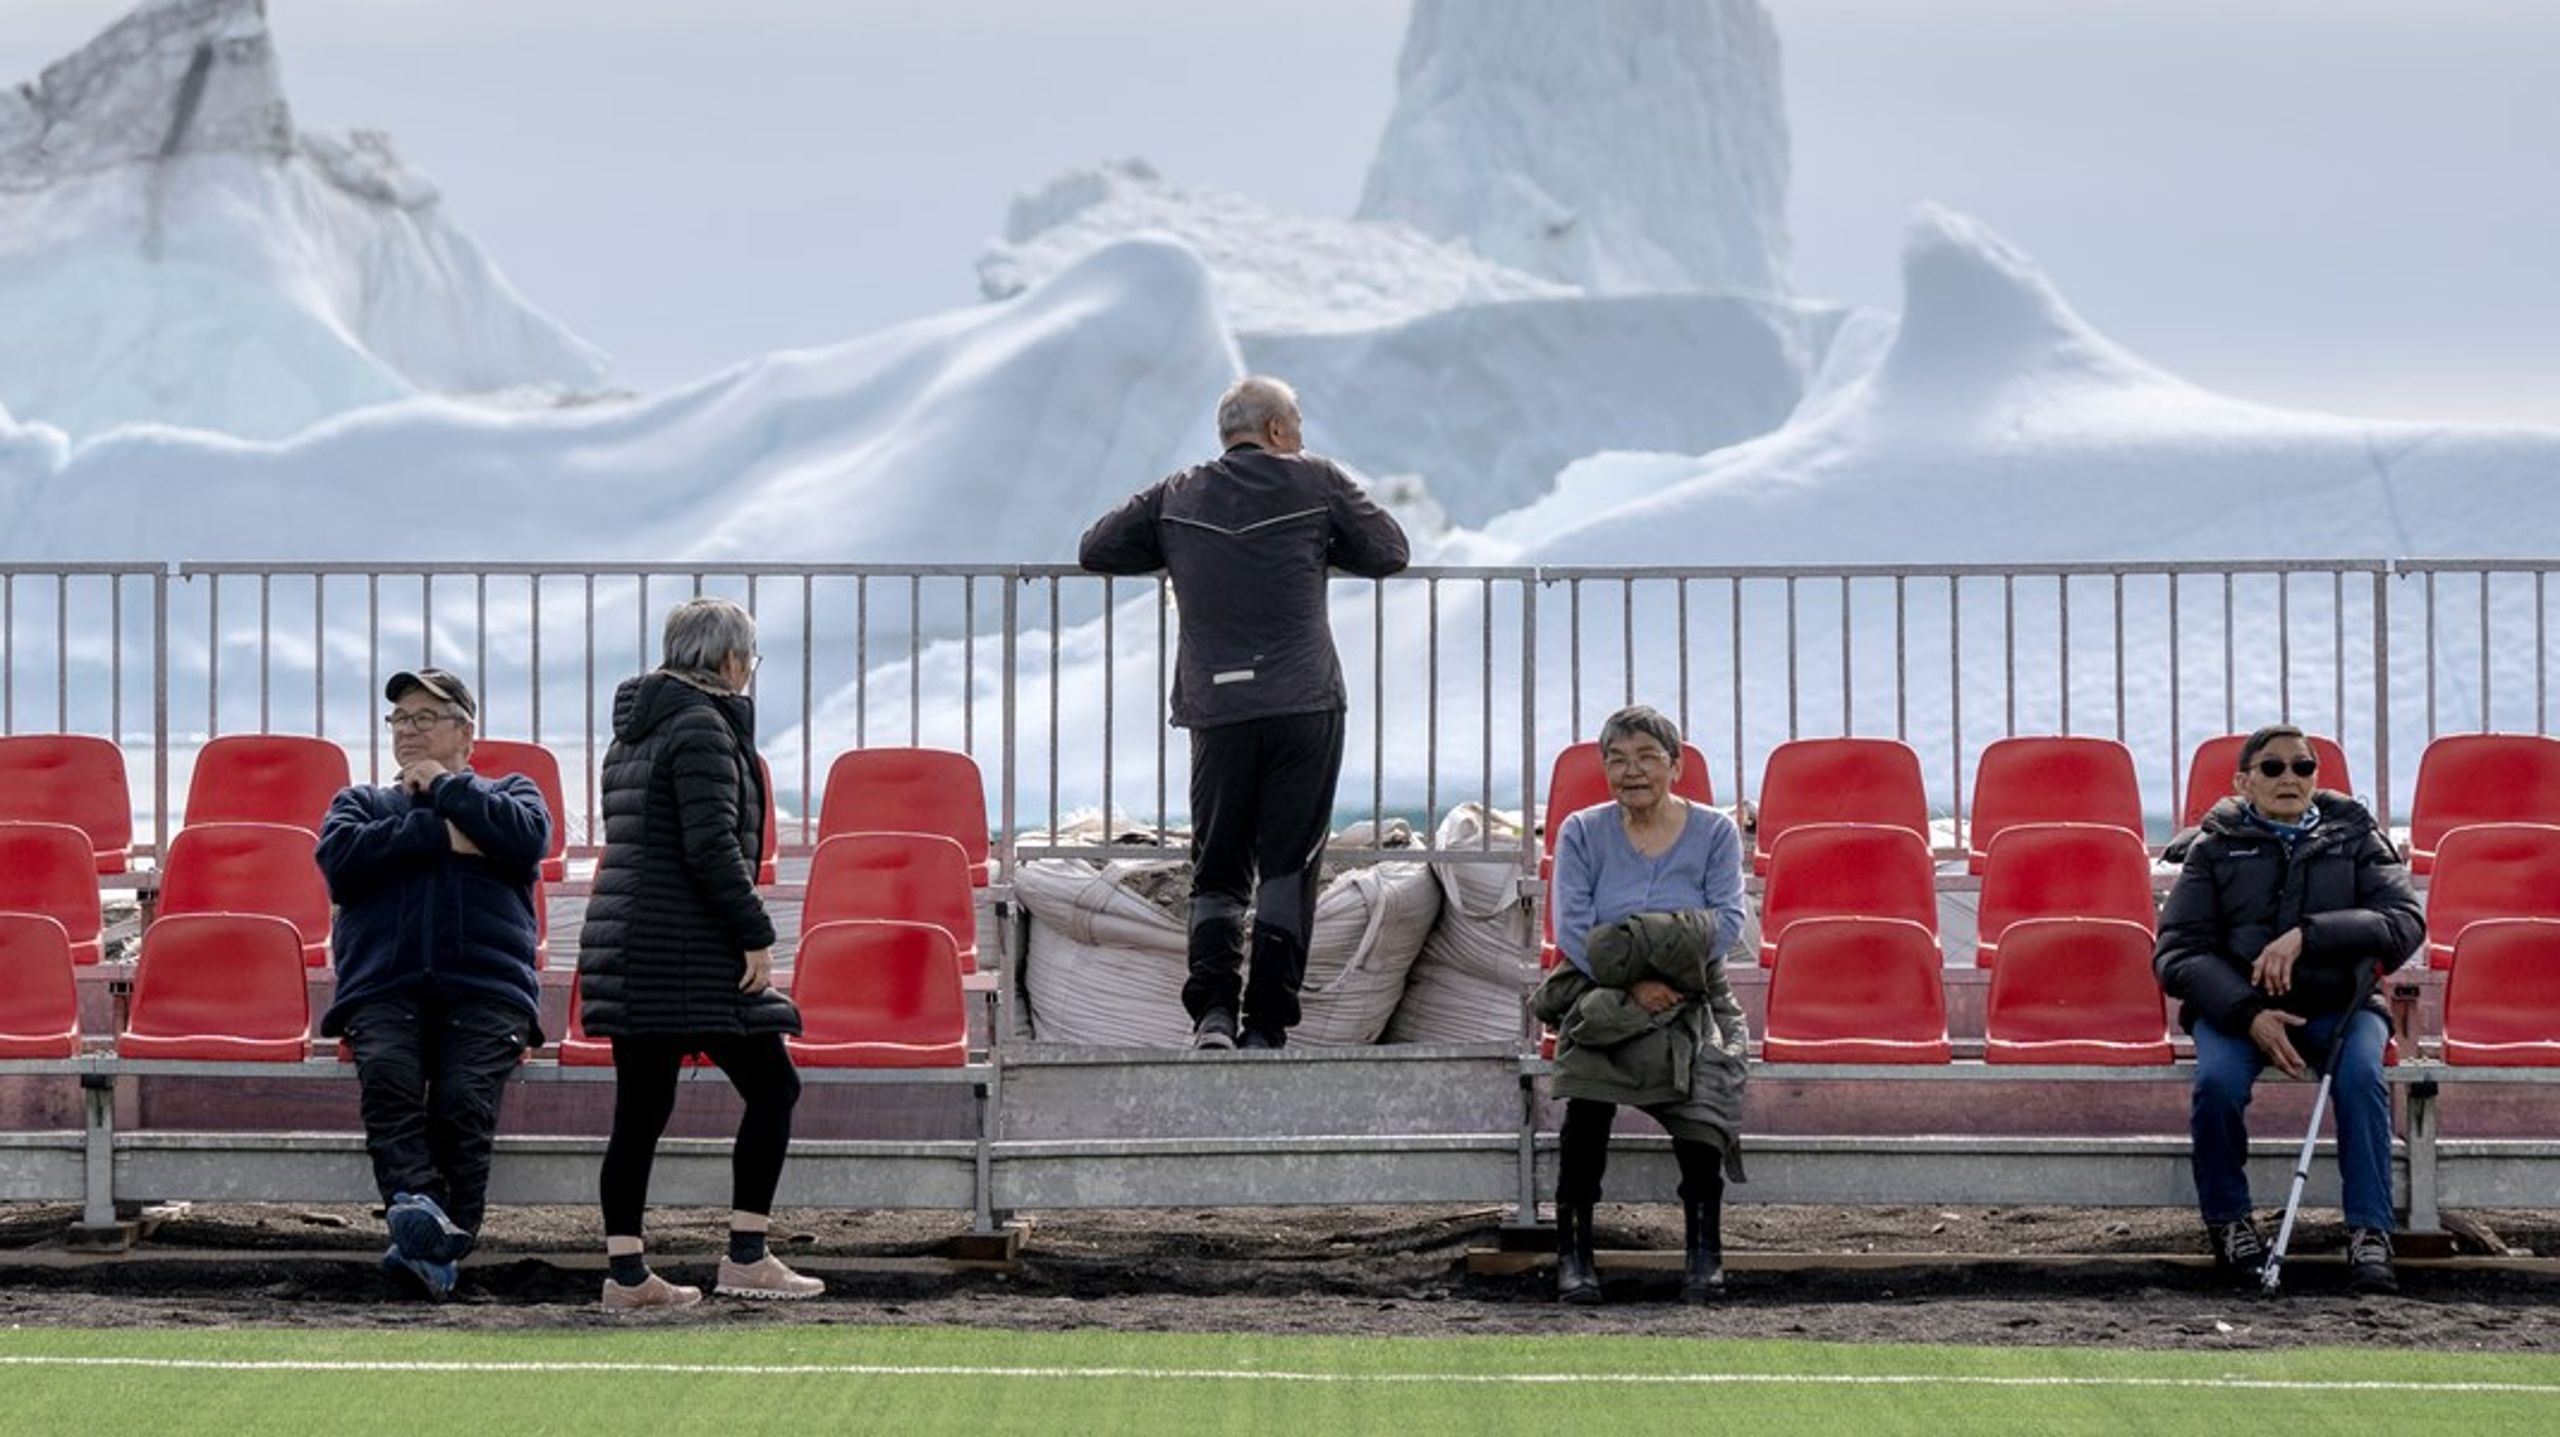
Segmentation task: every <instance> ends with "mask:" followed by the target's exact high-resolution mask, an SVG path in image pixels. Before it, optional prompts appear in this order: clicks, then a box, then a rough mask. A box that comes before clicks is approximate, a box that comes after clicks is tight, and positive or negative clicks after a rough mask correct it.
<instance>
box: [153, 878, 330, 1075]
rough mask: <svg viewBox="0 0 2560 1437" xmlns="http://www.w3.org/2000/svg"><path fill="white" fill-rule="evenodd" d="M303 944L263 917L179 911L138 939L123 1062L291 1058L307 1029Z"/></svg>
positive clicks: (301, 1047) (297, 1057)
mask: <svg viewBox="0 0 2560 1437" xmlns="http://www.w3.org/2000/svg"><path fill="white" fill-rule="evenodd" d="M303 971H304V969H303V964H302V942H301V939H300V938H299V937H298V936H297V935H296V934H295V933H294V931H293V925H292V924H290V923H287V922H285V921H284V920H283V919H281V918H270V917H268V916H267V915H265V914H262V913H186V914H180V915H178V916H177V917H174V918H163V919H161V920H160V921H159V922H157V923H154V924H152V925H151V928H150V931H148V932H146V933H144V934H143V935H142V962H141V964H140V965H139V966H138V967H137V968H136V970H135V972H134V978H133V1007H132V1009H131V1014H130V1016H129V1017H128V1018H127V1020H126V1023H125V1030H124V1032H123V1033H122V1034H121V1035H119V1036H118V1037H117V1039H116V1053H117V1056H119V1057H125V1058H194V1059H202V1060H207V1061H216V1062H253V1063H298V1062H300V1061H302V1058H303V1054H304V1052H305V1050H306V1048H307V1046H308V1043H309V1039H310V1033H311V1004H310V1000H309V998H308V997H307V996H306V994H305V992H304V990H303V986H302V984H303Z"/></svg>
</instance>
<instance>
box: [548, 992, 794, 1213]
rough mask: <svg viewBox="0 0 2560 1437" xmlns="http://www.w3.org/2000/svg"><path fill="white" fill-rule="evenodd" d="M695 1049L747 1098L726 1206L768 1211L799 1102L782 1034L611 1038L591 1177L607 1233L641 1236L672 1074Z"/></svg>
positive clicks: (672, 1099) (671, 1106) (668, 1111)
mask: <svg viewBox="0 0 2560 1437" xmlns="http://www.w3.org/2000/svg"><path fill="white" fill-rule="evenodd" d="M694 1053H701V1054H703V1055H704V1056H706V1057H708V1058H710V1059H711V1061H712V1062H714V1063H717V1064H719V1065H720V1071H721V1072H723V1073H726V1074H727V1075H728V1076H729V1085H730V1086H731V1087H734V1088H736V1089H737V1090H738V1096H739V1097H741V1098H743V1099H745V1100H746V1104H747V1111H746V1113H745V1115H744V1116H742V1117H740V1118H739V1119H738V1141H737V1143H736V1145H735V1146H734V1147H732V1148H731V1149H730V1153H729V1183H730V1199H729V1205H730V1206H731V1207H733V1208H735V1209H737V1210H738V1211H740V1212H752V1213H771V1212H772V1211H773V1190H774V1188H776V1187H777V1186H779V1185H780V1184H781V1182H782V1159H783V1157H784V1155H785V1154H786V1153H787V1152H788V1151H789V1150H790V1147H791V1109H792V1107H793V1106H794V1105H795V1104H797V1103H798V1102H799V1101H800V1074H799V1072H798V1071H797V1070H796V1069H794V1068H793V1067H792V1066H791V1055H790V1053H788V1052H786V1051H785V1050H784V1049H783V1046H782V1038H781V1035H780V1034H776V1033H764V1034H759V1035H757V1036H754V1037H716V1038H701V1037H694V1038H683V1037H658V1036H651V1037H645V1038H616V1039H614V1040H613V1078H614V1084H613V1137H612V1138H611V1139H610V1140H608V1141H607V1142H606V1143H605V1147H604V1171H603V1172H602V1173H601V1174H599V1175H598V1178H597V1185H598V1186H599V1187H600V1188H601V1189H602V1197H603V1202H604V1231H605V1236H607V1237H638V1236H639V1235H640V1215H641V1212H642V1211H643V1210H644V1209H646V1208H647V1207H648V1205H649V1167H650V1165H651V1164H652V1163H653V1162H655V1161H656V1160H657V1156H658V1139H659V1137H660V1136H662V1135H663V1134H665V1132H666V1130H667V1119H668V1118H669V1117H670V1116H672V1115H673V1114H674V1112H675V1110H676V1079H677V1077H678V1076H679V1075H680V1074H681V1073H682V1072H683V1070H684V1060H685V1059H686V1058H687V1057H688V1056H690V1055H692V1054H694Z"/></svg>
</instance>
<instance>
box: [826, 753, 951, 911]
mask: <svg viewBox="0 0 2560 1437" xmlns="http://www.w3.org/2000/svg"><path fill="white" fill-rule="evenodd" d="M839 833H939V834H941V835H942V836H943V837H945V838H948V839H950V840H951V841H952V842H954V843H957V844H959V845H960V851H961V852H962V853H965V854H967V855H969V881H970V882H971V883H973V884H978V885H984V884H985V883H986V881H987V876H988V866H987V865H988V859H987V790H986V783H985V781H984V780H983V779H981V778H980V777H979V775H978V762H977V760H975V759H973V758H971V757H969V755H967V754H965V753H958V752H954V751H953V750H950V749H940V748H857V749H853V750H850V751H848V752H846V753H844V754H842V755H840V756H838V757H837V759H836V761H835V764H834V766H832V767H830V768H829V769H828V770H827V792H826V797H825V798H824V799H823V800H822V801H821V802H820V803H819V805H818V841H819V842H821V843H823V842H825V841H826V840H828V839H830V838H833V837H835V836H836V835H837V834H839Z"/></svg>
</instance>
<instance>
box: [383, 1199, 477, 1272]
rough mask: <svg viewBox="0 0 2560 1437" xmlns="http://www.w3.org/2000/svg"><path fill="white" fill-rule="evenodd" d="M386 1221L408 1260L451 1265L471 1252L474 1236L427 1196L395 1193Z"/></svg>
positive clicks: (393, 1244)
mask: <svg viewBox="0 0 2560 1437" xmlns="http://www.w3.org/2000/svg"><path fill="white" fill-rule="evenodd" d="M383 1222H384V1223H385V1225H387V1226H388V1227H389V1228H390V1229H391V1245H392V1246H393V1247H396V1248H398V1249H399V1250H400V1253H401V1255H402V1256H404V1257H413V1258H416V1259H418V1260H419V1261H421V1262H441V1263H447V1264H450V1263H453V1262H456V1261H458V1260H460V1259H461V1257H462V1255H463V1254H464V1253H467V1252H469V1251H470V1250H471V1234H469V1233H467V1232H465V1231H463V1230H462V1229H461V1228H460V1227H458V1226H456V1225H455V1223H454V1221H453V1219H452V1218H449V1217H447V1216H445V1213H444V1207H443V1205H441V1204H439V1203H438V1202H437V1201H436V1200H435V1199H434V1198H431V1197H429V1196H427V1195H426V1194H425V1193H393V1194H392V1195H391V1206H390V1209H389V1210H388V1211H387V1212H385V1213H384V1214H383Z"/></svg>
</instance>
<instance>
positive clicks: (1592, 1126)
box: [1556, 1098, 1724, 1206]
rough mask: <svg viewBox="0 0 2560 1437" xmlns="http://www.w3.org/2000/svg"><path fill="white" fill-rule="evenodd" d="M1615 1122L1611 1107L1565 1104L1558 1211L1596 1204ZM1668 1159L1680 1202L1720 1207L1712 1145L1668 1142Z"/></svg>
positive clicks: (1719, 1165) (1720, 1161) (1719, 1163)
mask: <svg viewBox="0 0 2560 1437" xmlns="http://www.w3.org/2000/svg"><path fill="white" fill-rule="evenodd" d="M1617 1121H1618V1105H1617V1104H1615V1103H1603V1102H1596V1101H1594V1100H1592V1099H1590V1098H1568V1099H1566V1100H1565V1105H1564V1127H1563V1128H1562V1129H1561V1130H1559V1131H1558V1132H1557V1134H1556V1147H1557V1153H1556V1202H1557V1204H1558V1205H1559V1206H1588V1205H1589V1204H1591V1203H1596V1202H1598V1201H1599V1200H1600V1179H1601V1177H1602V1175H1604V1174H1606V1173H1607V1172H1608V1170H1609V1129H1610V1128H1611V1127H1612V1126H1613V1125H1615V1124H1616V1123H1617ZM1671 1156H1672V1158H1673V1159H1674V1160H1676V1161H1677V1162H1678V1163H1679V1164H1680V1200H1681V1201H1682V1202H1693V1203H1706V1204H1708V1205H1709V1206H1714V1205H1716V1204H1718V1203H1721V1202H1723V1201H1724V1155H1723V1154H1722V1153H1719V1152H1718V1151H1716V1145H1715V1144H1713V1143H1708V1142H1700V1141H1698V1140H1697V1139H1695V1138H1673V1139H1672V1140H1671Z"/></svg>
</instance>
